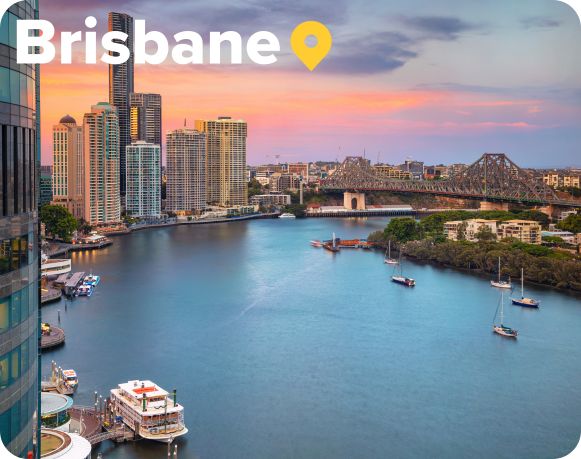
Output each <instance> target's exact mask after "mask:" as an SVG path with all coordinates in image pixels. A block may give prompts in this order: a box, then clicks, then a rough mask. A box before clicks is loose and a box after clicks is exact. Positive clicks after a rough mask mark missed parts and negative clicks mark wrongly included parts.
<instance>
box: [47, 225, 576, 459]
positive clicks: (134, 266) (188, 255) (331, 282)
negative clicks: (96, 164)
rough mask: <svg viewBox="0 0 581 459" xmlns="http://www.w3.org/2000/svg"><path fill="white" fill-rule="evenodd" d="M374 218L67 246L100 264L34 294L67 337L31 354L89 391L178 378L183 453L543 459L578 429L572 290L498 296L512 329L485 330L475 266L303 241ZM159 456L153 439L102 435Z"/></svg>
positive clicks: (117, 452)
mask: <svg viewBox="0 0 581 459" xmlns="http://www.w3.org/2000/svg"><path fill="white" fill-rule="evenodd" d="M385 224H386V219H370V220H359V221H355V220H330V219H309V220H296V221H283V220H263V221H253V222H246V223H242V222H241V223H234V224H223V225H208V226H196V227H186V226H182V227H175V228H168V229H158V230H150V231H143V232H138V233H135V234H132V235H130V236H124V237H119V238H116V239H115V244H114V245H113V246H112V247H110V248H108V249H105V250H102V251H95V252H92V253H85V254H76V255H74V257H73V266H74V269H75V270H85V271H90V270H91V268H92V269H93V272H95V273H96V274H100V275H101V276H102V280H101V284H100V285H99V287H98V288H97V290H96V292H95V294H94V295H93V296H92V297H91V298H81V299H77V300H75V301H74V302H73V303H72V304H69V306H68V308H67V310H66V311H65V305H64V302H61V303H58V304H55V305H52V306H48V307H45V308H43V310H42V311H43V318H44V319H45V320H48V321H52V322H55V323H56V317H57V310H58V309H60V310H61V323H62V326H63V327H64V328H65V330H66V333H67V342H66V345H65V346H64V347H63V348H61V349H59V350H56V351H53V352H49V353H46V354H45V358H44V364H43V366H44V370H45V373H46V372H47V371H48V367H49V362H50V360H51V359H55V360H56V361H57V362H58V363H59V364H60V365H62V366H63V367H72V368H75V369H76V370H77V372H78V373H79V376H80V389H79V392H78V394H77V395H76V396H75V401H76V402H77V403H80V404H86V405H88V404H91V403H92V394H93V391H95V390H97V391H99V392H100V393H102V394H106V393H107V392H108V390H109V389H110V388H113V387H115V386H116V385H117V384H118V383H120V382H124V381H127V380H129V379H137V378H143V379H152V380H154V381H156V382H157V383H159V384H160V385H161V386H162V387H164V388H166V389H168V390H171V389H174V388H176V389H177V390H178V399H179V401H180V402H181V403H182V404H183V405H184V406H185V407H186V422H187V425H188V427H189V429H190V432H189V433H188V435H187V436H186V437H182V438H181V439H180V440H179V441H178V444H179V448H180V457H181V458H212V459H214V458H258V459H262V458H265V459H266V458H276V459H279V458H385V457H393V458H427V457H442V458H444V457H451V458H455V457H470V458H490V457H497V458H527V459H528V458H556V457H561V456H564V455H565V454H566V453H568V452H569V451H570V450H572V449H573V447H574V445H576V444H577V442H578V440H579V433H580V432H581V383H580V381H581V302H580V301H579V297H574V296H570V295H566V294H563V293H557V292H554V291H551V290H548V289H531V293H532V294H533V295H534V296H535V297H538V298H539V299H540V300H542V308H541V309H540V310H538V311H534V310H526V309H521V308H518V307H514V306H508V305H507V308H506V310H507V320H506V322H507V323H508V324H509V325H511V326H513V327H515V328H517V329H518V330H519V331H520V335H519V339H518V341H517V342H514V341H510V340H507V339H503V338H501V337H499V336H497V335H494V334H493V333H492V332H491V323H492V318H493V315H494V311H495V309H496V306H497V302H498V296H497V291H495V290H494V289H492V288H491V287H490V286H489V284H488V281H487V279H484V278H479V277H477V276H470V275H466V274H462V273H459V272H455V271H453V270H443V269H439V268H435V267H432V266H424V265H419V264H413V263H407V264H406V265H405V269H406V270H407V274H409V275H411V276H413V277H414V278H416V279H417V281H418V286H417V287H416V288H415V289H413V290H411V289H406V288H404V287H401V286H398V285H395V284H392V283H391V282H389V276H390V275H391V273H392V268H389V267H387V266H386V265H384V264H383V263H382V254H380V253H370V252H363V251H356V250H355V251H348V250H344V251H342V252H341V253H340V254H337V255H333V254H331V253H329V252H326V251H323V250H322V249H314V248H311V247H310V246H309V240H311V239H315V238H318V239H322V238H330V235H331V232H332V231H335V232H336V233H337V236H340V237H344V238H347V237H357V236H366V235H367V234H368V233H369V232H371V231H373V230H375V229H380V228H383V226H384V225H385ZM99 451H101V452H103V454H104V457H105V458H106V459H110V458H117V459H121V458H123V459H128V458H131V459H154V458H155V459H162V458H164V457H165V451H166V449H165V447H164V446H163V445H159V444H151V443H146V442H143V441H141V442H137V443H133V444H125V445H112V444H106V445H103V446H101V447H100V449H99Z"/></svg>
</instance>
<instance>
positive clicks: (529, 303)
mask: <svg viewBox="0 0 581 459" xmlns="http://www.w3.org/2000/svg"><path fill="white" fill-rule="evenodd" d="M512 304H514V305H516V306H522V307H523V308H538V307H539V305H540V304H541V302H540V301H537V300H533V299H532V298H525V270H524V268H521V270H520V298H513V299H512Z"/></svg>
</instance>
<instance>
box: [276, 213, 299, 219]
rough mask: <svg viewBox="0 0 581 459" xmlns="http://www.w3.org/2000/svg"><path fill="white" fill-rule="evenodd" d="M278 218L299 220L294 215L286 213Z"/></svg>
mask: <svg viewBox="0 0 581 459" xmlns="http://www.w3.org/2000/svg"><path fill="white" fill-rule="evenodd" d="M278 218H297V217H296V216H295V215H294V214H289V213H284V214H282V215H279V216H278Z"/></svg>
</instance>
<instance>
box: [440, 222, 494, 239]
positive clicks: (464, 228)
mask: <svg viewBox="0 0 581 459" xmlns="http://www.w3.org/2000/svg"><path fill="white" fill-rule="evenodd" d="M497 224H498V222H497V221H496V220H484V219H478V218H474V219H470V220H457V221H451V222H446V223H444V234H445V235H446V238H447V239H449V240H451V241H458V240H460V239H463V240H466V241H470V242H477V241H478V238H477V237H476V236H477V234H478V233H479V232H480V231H482V229H485V228H488V230H490V232H491V233H492V234H493V235H494V237H495V238H496V234H497ZM462 233H463V234H462Z"/></svg>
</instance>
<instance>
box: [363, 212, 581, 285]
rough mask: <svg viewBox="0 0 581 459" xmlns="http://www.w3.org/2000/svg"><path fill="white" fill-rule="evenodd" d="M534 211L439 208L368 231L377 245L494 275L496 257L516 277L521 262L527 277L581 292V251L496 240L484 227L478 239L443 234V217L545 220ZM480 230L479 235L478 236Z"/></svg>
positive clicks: (450, 218)
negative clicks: (452, 237)
mask: <svg viewBox="0 0 581 459" xmlns="http://www.w3.org/2000/svg"><path fill="white" fill-rule="evenodd" d="M539 214H540V213H539V212H536V211H522V212H516V213H513V212H503V211H488V212H477V213H474V212H461V211H458V212H456V211H452V212H440V213H437V214H433V215H430V216H429V217H426V218H424V219H423V220H421V221H419V222H418V221H416V220H415V219H413V218H409V217H408V218H395V219H393V220H391V221H390V223H389V224H388V225H387V226H386V228H385V229H384V230H383V231H376V232H374V233H371V234H370V235H369V237H368V240H369V241H370V242H374V243H376V244H377V245H378V246H379V247H382V248H385V247H387V244H388V241H389V240H391V241H392V248H394V247H395V248H396V250H403V254H405V256H406V257H409V258H412V259H415V260H418V261H424V262H428V263H433V264H436V265H440V266H445V267H448V268H457V269H460V270H462V271H465V272H473V273H478V274H490V275H498V257H500V258H501V260H502V268H501V275H502V276H503V277H508V276H510V277H511V278H512V279H515V280H516V279H518V278H520V273H521V268H524V271H525V281H527V282H531V283H534V284H538V285H543V286H549V287H553V288H557V289H561V290H572V291H575V292H581V256H579V254H574V253H571V252H567V251H561V250H555V249H552V248H550V247H546V246H541V245H533V244H525V243H523V242H520V241H518V240H515V239H505V240H501V241H497V240H495V236H494V235H493V234H492V233H490V232H488V233H487V232H486V231H483V232H482V234H479V235H477V239H478V242H469V241H465V240H461V241H451V240H447V239H446V237H445V235H444V222H447V221H452V220H467V219H469V218H483V219H488V220H510V219H514V218H520V219H525V220H536V221H539V222H540V223H541V224H545V219H546V216H545V215H544V214H541V215H539ZM478 236H479V237H478Z"/></svg>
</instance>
